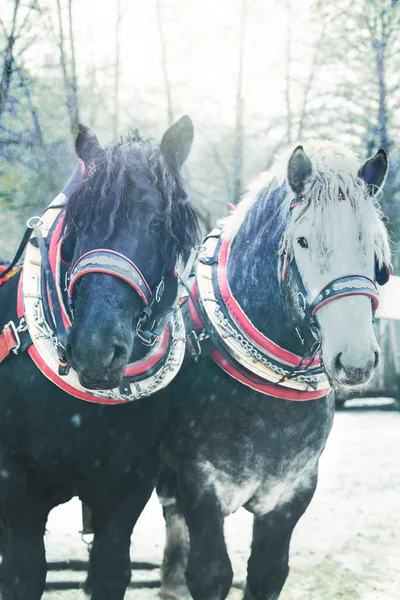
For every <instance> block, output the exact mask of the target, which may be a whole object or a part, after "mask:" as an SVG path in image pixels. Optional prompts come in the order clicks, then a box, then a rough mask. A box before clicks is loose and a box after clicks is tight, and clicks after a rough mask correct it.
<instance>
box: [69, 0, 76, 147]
mask: <svg viewBox="0 0 400 600" xmlns="http://www.w3.org/2000/svg"><path fill="white" fill-rule="evenodd" d="M68 23H69V41H70V47H71V81H70V98H71V132H72V135H73V137H75V136H76V135H77V133H78V125H79V103H78V80H77V77H76V59H75V41H74V28H73V25H72V0H68Z"/></svg>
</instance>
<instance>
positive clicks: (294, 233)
mask: <svg viewBox="0 0 400 600" xmlns="http://www.w3.org/2000/svg"><path fill="white" fill-rule="evenodd" d="M296 152H298V150H297V151H295V152H294V153H293V154H292V157H291V159H290V160H289V165H288V174H287V180H286V178H285V180H284V181H283V183H282V181H280V182H276V181H272V183H271V181H270V180H269V181H268V184H267V186H265V184H263V185H262V186H261V187H260V186H258V188H256V190H255V191H254V192H253V193H252V195H251V196H250V198H249V197H247V198H245V200H244V201H243V204H242V205H241V206H239V208H238V210H237V215H234V216H233V217H230V218H229V219H228V221H227V222H226V223H225V225H224V226H223V232H222V237H224V236H225V238H228V239H230V240H231V241H232V249H231V254H230V257H229V262H228V269H227V275H228V281H229V285H230V288H231V290H232V293H233V296H234V297H235V298H236V300H237V301H238V303H239V304H240V306H241V308H242V309H243V312H244V313H245V314H246V316H247V317H248V318H249V319H250V321H251V322H252V323H253V324H254V325H255V327H256V328H257V329H258V330H259V331H260V332H262V333H264V334H265V335H269V336H272V339H273V340H274V342H275V343H276V344H278V345H279V346H280V347H282V348H285V349H287V350H290V351H291V352H294V353H296V354H298V355H300V356H303V355H304V353H305V350H306V349H307V348H309V347H310V345H311V344H312V342H313V339H314V335H313V331H312V329H311V327H310V323H309V322H308V318H307V316H306V315H305V310H304V306H303V301H304V298H303V297H301V294H300V292H302V290H301V289H300V288H299V287H298V285H299V284H298V281H297V280H296V277H295V274H294V268H295V267H294V266H287V265H286V264H285V262H286V256H287V253H289V252H290V253H291V256H292V257H293V256H294V258H295V261H296V263H297V268H298V270H299V272H300V276H301V278H302V280H303V287H305V292H304V293H308V297H307V298H306V301H307V302H308V303H309V305H311V304H312V301H313V300H314V298H315V297H316V296H317V294H318V293H319V290H320V289H323V288H324V286H325V285H326V284H327V283H328V282H329V281H330V280H336V279H337V278H340V277H342V276H343V275H344V274H350V273H351V274H354V273H359V274H360V275H361V276H362V277H361V279H360V280H358V279H355V280H354V285H355V286H357V285H358V283H359V282H361V281H364V279H363V278H364V277H366V278H371V279H372V278H374V253H375V258H376V255H379V254H380V253H381V254H380V260H383V257H384V258H385V260H387V258H388V254H387V236H386V234H385V233H384V231H383V228H382V227H381V221H380V217H379V213H378V212H377V209H376V205H375V203H374V200H373V199H372V197H370V196H369V195H368V193H367V190H366V188H365V185H364V184H363V183H362V182H361V180H360V178H357V170H355V171H354V170H352V169H351V167H349V164H348V161H347V157H346V155H344V156H342V157H341V158H342V161H340V159H339V166H338V164H337V163H336V164H335V169H334V170H335V172H336V175H335V176H332V177H331V176H330V174H329V170H331V169H329V162H328V173H326V165H325V171H324V169H323V168H322V169H321V170H320V171H318V169H315V167H314V166H313V167H311V166H310V165H309V164H308V161H309V159H308V157H304V156H300V157H298V156H296ZM300 152H301V153H303V150H302V149H301V151H300ZM331 153H332V148H331V147H328V148H327V149H326V154H327V156H325V159H326V160H327V161H329V154H331ZM339 158H340V157H339ZM293 163H294V164H293ZM301 163H303V164H301ZM377 163H380V157H378V159H377ZM382 166H383V175H382V173H380V169H379V168H378V167H377V165H375V167H376V168H375V172H374V177H375V180H374V181H368V183H369V184H371V183H375V184H376V185H377V186H378V187H379V185H381V184H382V181H383V180H384V175H385V173H386V167H387V165H382ZM346 167H347V170H348V172H350V173H353V175H352V176H351V177H350V180H351V185H350V184H349V185H346V182H347V181H348V180H349V177H348V175H346V174H345V171H346ZM316 171H317V172H316ZM334 179H336V185H335V186H333V185H330V184H332V181H333V180H334ZM313 185H316V187H317V189H318V190H319V191H318V193H317V194H316V192H315V188H314V189H313V187H312V186H313ZM352 186H355V187H354V189H353V188H352ZM357 186H358V187H359V189H358V188H357ZM326 187H328V191H327V193H326V192H325V191H324V194H322V188H326ZM356 188H357V189H356ZM342 190H343V192H342ZM351 190H352V191H353V195H351V194H350V193H349V192H350V191H351ZM354 190H355V191H354ZM355 192H357V194H358V196H355V195H354V194H355ZM293 193H294V195H295V198H296V197H298V196H299V195H300V194H302V195H303V194H304V197H306V194H310V196H311V199H310V201H309V203H308V204H304V202H305V201H303V200H302V199H301V200H300V201H299V204H302V206H296V208H295V209H294V210H293V209H291V208H289V206H293ZM342 193H343V198H342V197H341V196H342ZM313 194H316V195H314V196H313ZM301 198H303V196H302V197H301ZM320 201H321V202H325V204H324V205H321V204H320ZM313 202H314V205H313ZM359 203H361V205H360V204H359ZM346 205H347V206H346ZM330 208H331V210H330ZM363 211H365V212H363ZM365 213H367V215H368V216H367V215H366V214H365ZM333 217H334V218H333ZM350 218H351V221H352V222H351V223H350V225H348V224H347V221H348V220H349V219H350ZM232 232H233V233H232ZM341 232H342V233H341ZM309 247H310V248H313V250H314V252H313V253H311V252H308V255H307V252H306V251H307V249H308V248H309ZM338 257H339V262H337V260H338ZM292 260H293V258H292ZM286 269H287V272H286ZM282 273H285V275H284V276H282ZM313 273H314V277H313ZM337 281H338V282H339V287H340V285H341V281H340V280H339V279H337ZM325 309H328V310H325ZM317 314H318V313H317ZM189 323H191V325H189ZM192 326H193V323H192V321H191V320H188V327H189V328H190V327H192ZM318 328H319V332H320V334H322V335H321V347H322V356H323V358H324V359H325V356H326V357H327V364H326V365H325V370H326V372H327V373H328V374H329V376H330V380H331V382H333V383H335V384H337V385H339V384H340V385H342V386H346V387H351V386H353V385H357V384H360V383H365V382H366V381H368V379H369V378H370V377H371V376H372V373H373V371H374V368H375V367H376V364H377V361H378V360H379V349H378V347H377V344H376V340H375V337H374V334H373V328H372V311H371V302H370V299H369V298H368V297H365V295H361V296H360V295H355V296H351V297H349V296H347V295H346V296H344V297H341V298H340V299H338V300H335V301H334V302H331V303H330V304H327V305H326V306H323V307H322V308H320V312H319V318H318ZM360 328H361V330H360ZM335 331H336V332H337V335H335ZM169 394H170V397H171V398H173V399H174V400H173V409H172V411H171V417H170V423H169V429H168V431H169V433H168V435H167V437H166V439H165V440H164V442H163V444H162V456H163V459H164V461H165V463H166V465H167V467H166V468H164V471H163V473H162V476H161V478H160V481H159V484H158V493H159V496H160V499H161V502H162V504H163V506H164V515H165V518H166V522H167V546H166V551H165V556H164V563H163V588H162V594H163V597H165V598H175V597H176V598H178V597H181V596H182V595H183V594H184V593H185V590H184V588H185V585H184V583H185V582H184V577H183V573H184V571H185V567H186V561H187V568H186V581H187V585H188V587H189V590H190V593H191V596H192V597H193V598H194V600H206V599H207V600H211V599H212V600H223V599H224V598H226V596H227V594H228V592H229V589H230V586H231V583H232V568H231V564H230V560H229V556H228V553H227V549H226V545H225V540H224V530H223V527H224V518H225V517H226V516H228V515H229V514H231V513H232V512H234V511H235V510H237V509H238V508H239V507H241V506H244V507H245V508H246V509H248V510H249V511H251V512H252V513H253V514H254V515H255V517H254V529H253V542H252V550H251V556H250V559H249V562H248V577H247V587H246V591H245V599H246V600H255V599H257V600H276V599H277V598H278V597H279V595H280V592H281V590H282V587H283V585H284V583H285V580H286V577H287V574H288V570H289V567H288V557H289V544H290V539H291V536H292V532H293V529H294V527H295V525H296V523H297V521H298V520H299V518H300V517H301V516H302V514H303V513H304V511H305V510H306V508H307V506H308V504H309V502H310V501H311V499H312V497H313V494H314V491H315V488H316V484H317V478H318V461H319V458H320V455H321V453H322V451H323V449H324V447H325V443H326V440H327V438H328V435H329V432H330V430H331V426H332V422H333V415H334V399H333V394H328V395H325V397H322V398H320V399H315V400H312V401H301V400H300V401H297V402H296V401H290V400H285V399H280V398H276V397H272V396H269V395H268V394H267V393H265V394H260V393H258V392H256V391H254V390H252V389H250V388H249V387H246V386H244V385H242V384H241V383H239V382H238V381H235V380H234V379H232V378H231V377H230V376H228V375H227V374H226V373H225V372H223V371H222V369H221V368H220V367H219V366H217V365H216V364H215V362H214V360H213V359H212V358H211V357H207V358H202V357H201V355H200V358H199V361H198V362H197V363H195V364H191V365H189V366H188V367H186V368H185V369H184V370H183V371H182V372H181V373H180V374H179V375H178V377H177V378H176V379H175V380H174V382H173V383H172V384H171V386H170V388H169ZM183 515H184V517H185V521H186V523H187V525H188V529H189V538H190V547H189V546H188V540H187V537H186V535H185V531H184V527H183V522H184V521H183Z"/></svg>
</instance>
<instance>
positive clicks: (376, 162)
mask: <svg viewBox="0 0 400 600" xmlns="http://www.w3.org/2000/svg"><path fill="white" fill-rule="evenodd" d="M388 171H389V160H388V157H387V154H386V152H385V151H384V150H383V148H380V149H379V150H378V152H377V153H376V154H375V156H371V157H370V158H368V160H367V161H366V162H365V163H364V164H363V166H362V167H361V168H360V170H359V171H358V175H359V176H360V177H361V179H363V180H364V181H365V183H367V184H368V185H370V186H371V187H372V189H373V193H374V194H376V192H378V191H379V190H381V189H382V188H383V186H384V183H385V181H386V176H387V174H388Z"/></svg>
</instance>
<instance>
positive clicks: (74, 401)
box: [0, 118, 196, 600]
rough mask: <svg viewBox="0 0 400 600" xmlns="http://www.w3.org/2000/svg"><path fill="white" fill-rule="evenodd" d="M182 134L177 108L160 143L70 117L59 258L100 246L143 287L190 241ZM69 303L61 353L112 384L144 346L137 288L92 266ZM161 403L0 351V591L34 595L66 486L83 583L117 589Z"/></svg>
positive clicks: (6, 306) (33, 598)
mask: <svg viewBox="0 0 400 600" xmlns="http://www.w3.org/2000/svg"><path fill="white" fill-rule="evenodd" d="M192 137H193V129H192V125H191V122H190V120H189V119H188V118H186V119H183V120H181V121H180V122H178V123H177V124H176V125H175V126H172V128H170V129H169V130H168V131H167V132H166V134H165V135H164V138H163V142H162V143H161V148H159V147H158V145H156V144H155V142H144V141H142V140H141V139H140V138H138V137H135V138H134V139H133V140H131V141H130V142H128V143H120V144H117V145H114V146H111V147H110V148H108V149H107V148H106V149H102V147H101V146H100V145H99V143H98V142H97V138H95V137H94V136H93V134H91V133H90V132H89V131H88V130H87V129H86V128H81V132H80V135H79V136H78V140H77V151H78V155H79V157H80V158H81V160H83V161H84V163H85V167H86V178H85V179H86V180H85V181H84V182H83V184H82V186H81V187H80V188H79V189H78V190H77V191H76V192H75V194H74V195H73V196H72V198H71V200H70V201H69V202H68V205H67V214H66V225H65V228H64V232H63V235H65V238H64V240H65V241H64V243H63V248H62V252H63V258H65V259H66V260H68V261H71V262H72V261H73V262H75V261H77V260H79V257H80V256H81V253H85V252H88V251H90V250H92V249H93V248H99V247H100V248H109V249H111V250H113V251H117V252H120V253H124V254H125V255H127V256H128V257H130V260H132V261H135V263H136V264H137V265H138V268H139V269H140V270H141V272H142V273H143V277H145V278H146V281H147V282H149V285H150V286H156V285H157V284H158V281H159V279H160V278H161V276H162V275H163V274H164V275H165V277H169V274H173V272H174V268H175V264H176V261H177V260H178V258H179V257H180V256H182V255H185V253H186V252H188V251H189V250H190V246H191V244H192V243H193V242H194V241H195V239H196V220H195V216H194V213H193V211H192V209H191V207H190V205H189V200H188V199H187V196H186V194H185V192H184V189H183V186H182V183H181V180H180V176H179V169H180V166H181V164H182V162H183V160H184V159H185V158H186V156H187V154H188V152H189V149H190V145H191V141H192ZM96 202H97V203H96ZM64 255H65V256H64ZM72 264H73V263H72ZM18 284H19V275H16V276H14V277H13V278H12V279H11V280H10V281H9V282H7V284H6V285H4V286H3V287H2V288H1V289H0V304H1V309H2V310H1V322H0V328H1V329H2V328H3V326H4V325H5V324H6V323H7V322H9V321H10V320H13V321H14V322H16V323H17V322H18V319H17V308H16V307H17V292H18V289H17V288H18ZM74 305H75V306H74V308H75V311H74V315H75V318H74V320H73V324H72V327H71V329H70V331H69V334H68V336H67V338H66V349H67V355H68V360H69V361H70V362H71V364H73V365H74V367H75V368H76V370H77V372H78V374H79V376H80V377H82V382H83V384H85V383H86V384H87V385H88V386H90V387H91V388H96V387H97V388H99V387H102V388H107V387H114V386H115V385H118V384H119V382H120V380H121V379H122V376H123V373H124V367H125V364H126V362H127V361H128V359H129V356H130V355H132V356H135V352H136V354H138V352H141V354H143V348H141V350H140V344H139V345H138V337H137V335H136V325H137V321H138V318H139V314H140V310H141V308H140V301H139V296H138V295H137V294H136V292H135V290H134V289H133V288H132V287H131V286H130V285H127V284H126V283H125V282H124V281H122V280H120V279H117V278H116V277H113V276H112V275H110V274H104V273H101V272H91V273H88V274H85V275H84V276H83V277H82V278H81V280H80V282H79V283H78V284H76V286H75V291H74ZM161 305H162V303H161ZM121 330H123V335H121ZM88 359H89V360H88ZM167 410H168V409H167V405H166V404H163V403H162V402H160V398H156V396H151V397H149V398H144V399H142V400H139V401H137V402H130V403H125V404H120V405H118V406H107V405H104V404H95V403H89V402H83V401H82V400H80V399H78V398H75V397H73V396H71V395H69V394H67V393H66V392H64V391H63V390H62V389H60V388H59V387H57V386H55V385H54V384H53V383H52V382H51V381H49V380H48V379H47V378H46V377H45V376H44V375H43V374H42V373H41V372H40V370H39V369H38V368H37V366H36V365H35V364H34V362H33V361H32V359H31V358H30V356H29V355H28V353H27V352H22V353H20V354H19V355H18V356H17V357H15V356H11V357H9V358H8V359H7V360H6V361H4V362H2V363H1V365H0V411H1V415H2V419H1V421H0V477H1V488H0V552H1V557H2V564H1V570H0V590H1V593H0V595H1V597H2V598H3V600H26V599H27V598H29V600H38V599H39V598H41V596H42V593H43V589H44V584H45V577H46V561H45V553H44V543H43V535H44V531H45V524H46V520H47V516H48V513H49V511H50V510H51V509H52V508H53V507H54V506H56V505H58V504H60V503H62V502H66V501H68V500H69V499H70V498H72V497H73V496H79V497H80V498H81V499H82V501H83V502H85V503H86V504H87V505H88V506H89V508H90V509H91V513H92V527H93V531H94V542H93V547H92V550H91V554H90V563H89V573H88V579H87V582H86V589H87V591H88V592H90V594H91V598H93V600H106V599H107V600H108V599H110V598H113V600H122V598H123V597H124V594H125V590H126V586H127V585H128V583H129V581H130V577H131V564H130V555H129V549H130V538H131V534H132V530H133V527H134V524H135V522H136V520H137V518H138V517H139V515H140V513H141V511H142V509H143V507H144V506H145V504H146V503H147V500H148V498H149V496H150V494H151V492H152V490H153V488H154V485H155V482H156V478H157V474H158V470H159V463H160V458H159V445H160V442H161V439H162V436H163V433H164V430H165V425H166V419H167Z"/></svg>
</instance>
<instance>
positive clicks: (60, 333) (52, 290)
mask: <svg viewBox="0 0 400 600" xmlns="http://www.w3.org/2000/svg"><path fill="white" fill-rule="evenodd" d="M33 231H34V233H35V235H36V239H37V242H38V246H39V250H40V255H41V258H42V268H43V270H44V273H45V277H46V281H47V287H48V290H49V295H50V300H51V304H52V312H53V316H54V324H55V327H56V332H55V333H56V337H57V341H58V346H61V354H62V355H63V354H64V352H63V347H62V343H63V341H64V336H65V327H64V322H63V319H62V315H61V310H60V304H59V302H58V295H57V288H56V284H55V281H54V277H53V273H52V270H51V266H50V262H49V256H48V252H47V248H46V242H45V239H44V237H43V234H42V232H41V230H40V227H39V226H38V225H33ZM60 358H62V359H64V356H60Z"/></svg>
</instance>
